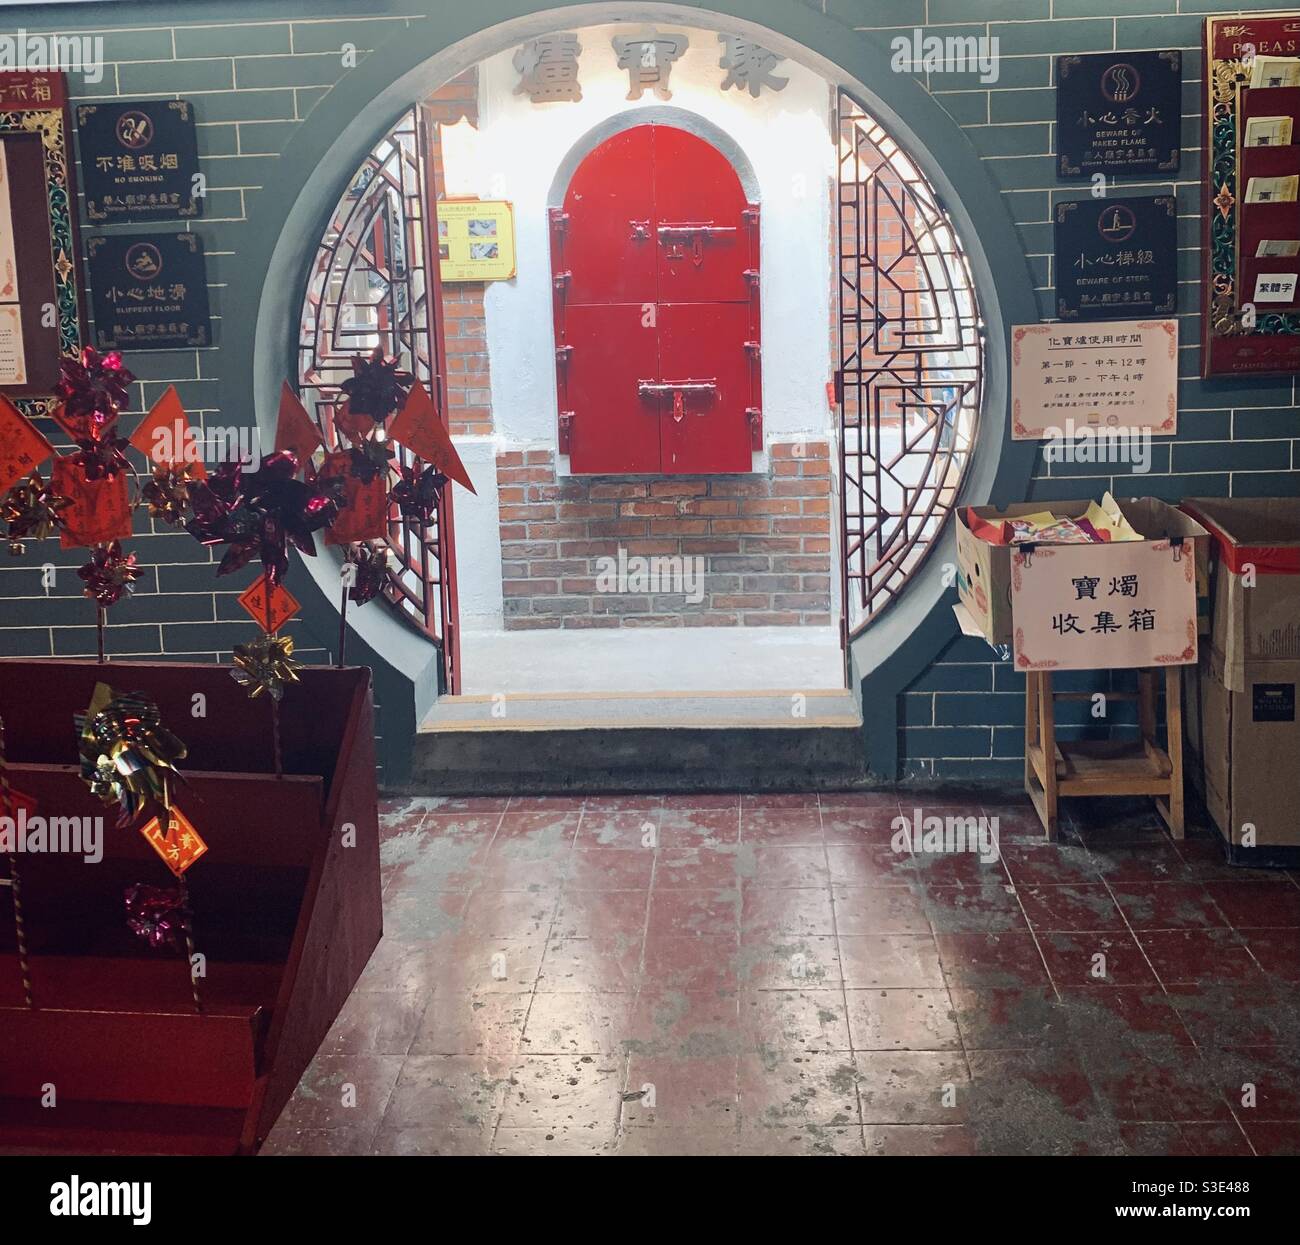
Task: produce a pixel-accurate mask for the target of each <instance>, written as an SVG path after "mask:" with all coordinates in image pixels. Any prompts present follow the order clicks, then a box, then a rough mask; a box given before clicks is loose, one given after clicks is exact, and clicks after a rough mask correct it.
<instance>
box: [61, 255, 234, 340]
mask: <svg viewBox="0 0 1300 1245" xmlns="http://www.w3.org/2000/svg"><path fill="white" fill-rule="evenodd" d="M86 255H87V256H88V257H89V260H90V285H91V301H92V305H93V306H94V309H95V345H96V346H97V347H98V348H99V349H101V350H109V349H116V350H175V349H178V348H180V347H183V346H210V345H211V344H212V327H211V323H210V321H209V319H208V276H207V268H206V265H205V264H204V261H203V242H202V239H200V238H199V236H198V235H197V234H193V233H150V234H117V235H115V236H113V237H107V238H91V239H90V241H89V242H88V243H87V244H86Z"/></svg>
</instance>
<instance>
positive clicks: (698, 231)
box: [659, 221, 736, 268]
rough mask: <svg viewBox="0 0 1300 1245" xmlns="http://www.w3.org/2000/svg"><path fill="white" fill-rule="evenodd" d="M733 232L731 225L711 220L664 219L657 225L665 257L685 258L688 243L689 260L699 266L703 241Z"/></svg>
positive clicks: (702, 256)
mask: <svg viewBox="0 0 1300 1245" xmlns="http://www.w3.org/2000/svg"><path fill="white" fill-rule="evenodd" d="M735 232H736V230H735V226H733V225H715V224H714V223H713V222H712V221H699V222H696V221H666V222H665V223H664V224H662V225H660V226H659V241H660V242H662V243H663V245H664V257H665V258H666V259H685V258H686V248H687V246H688V245H689V246H690V249H691V260H692V262H693V263H694V264H695V266H696V267H697V268H699V267H700V266H701V265H702V264H703V263H704V243H705V242H706V241H708V240H710V239H712V238H717V237H721V236H723V235H724V234H734V233H735Z"/></svg>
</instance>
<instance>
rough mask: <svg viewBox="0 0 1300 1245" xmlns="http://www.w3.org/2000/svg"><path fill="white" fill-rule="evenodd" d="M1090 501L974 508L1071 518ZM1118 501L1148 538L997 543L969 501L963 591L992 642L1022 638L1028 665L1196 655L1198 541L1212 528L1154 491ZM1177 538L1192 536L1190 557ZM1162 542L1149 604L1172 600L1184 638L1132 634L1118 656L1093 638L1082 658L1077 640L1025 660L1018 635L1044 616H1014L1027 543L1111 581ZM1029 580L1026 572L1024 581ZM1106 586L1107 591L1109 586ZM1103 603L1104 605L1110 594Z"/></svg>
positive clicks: (962, 541)
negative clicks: (975, 522) (980, 530)
mask: <svg viewBox="0 0 1300 1245" xmlns="http://www.w3.org/2000/svg"><path fill="white" fill-rule="evenodd" d="M1089 504H1090V503H1089V502H1088V501H1086V500H1083V501H1058V502H1052V503H1050V504H1048V503H1043V502H1023V503H1018V504H1016V505H1012V506H1007V507H1006V508H1005V509H999V508H998V507H996V506H974V507H971V508H970V509H972V510H973V511H974V513H975V514H976V516H978V517H979V518H982V519H990V520H993V521H997V520H1000V519H1007V518H1014V517H1016V516H1019V515H1024V514H1032V513H1034V512H1036V511H1041V510H1044V509H1050V510H1051V511H1052V512H1053V513H1054V514H1057V515H1062V516H1065V517H1067V518H1073V519H1078V518H1082V517H1083V515H1084V514H1085V513H1086V512H1087V509H1088V506H1089ZM1118 504H1119V508H1120V510H1121V511H1122V513H1123V515H1124V517H1125V518H1126V519H1127V520H1128V521H1129V523H1130V524H1132V526H1133V528H1134V529H1135V530H1136V531H1138V532H1139V533H1141V535H1142V536H1143V537H1144V539H1143V540H1142V541H1127V542H1121V543H1117V544H1096V545H1036V546H1024V545H1020V546H1017V545H993V544H989V543H988V542H987V541H983V540H981V539H980V538H979V537H977V536H976V535H975V534H974V533H973V532H972V531H971V530H970V527H969V525H968V522H967V510H966V509H965V508H963V509H961V510H959V511H958V514H957V592H958V596H959V597H960V599H961V603H962V605H963V606H965V608H966V611H967V613H968V614H969V616H970V619H971V621H972V622H973V624H974V626H975V628H976V629H977V631H978V633H979V634H981V635H982V636H983V637H984V638H985V639H986V640H987V641H988V642H989V643H990V644H1012V643H1013V642H1014V643H1016V647H1017V664H1018V665H1020V666H1021V667H1022V668H1025V669H1031V668H1040V667H1041V668H1047V667H1049V666H1050V667H1051V668H1060V669H1091V668H1097V667H1098V666H1103V667H1109V666H1115V667H1125V666H1127V667H1133V666H1145V665H1165V664H1183V663H1190V662H1194V661H1195V660H1196V651H1197V649H1196V636H1195V631H1196V626H1195V613H1196V585H1195V580H1194V575H1193V574H1192V572H1193V570H1194V567H1195V559H1196V550H1197V545H1198V544H1199V543H1203V542H1205V541H1206V540H1207V539H1208V534H1207V533H1206V531H1205V529H1204V528H1203V527H1202V526H1201V525H1200V524H1199V523H1198V522H1196V520H1195V519H1193V518H1191V516H1189V515H1186V514H1183V513H1182V512H1181V511H1179V510H1177V509H1175V508H1174V507H1173V506H1169V505H1167V504H1166V503H1164V502H1162V501H1158V500H1156V499H1155V498H1149V497H1148V498H1140V499H1136V500H1127V501H1120V502H1119V503H1118ZM1171 541H1173V542H1174V543H1175V544H1178V543H1179V542H1183V543H1186V542H1190V544H1189V547H1188V548H1187V556H1186V557H1185V558H1184V557H1183V556H1182V554H1181V553H1179V552H1178V551H1176V550H1175V551H1172V552H1171V551H1170V549H1169V545H1168V542H1171ZM1162 545H1164V547H1165V552H1166V553H1168V556H1167V557H1164V558H1160V559H1155V558H1152V559H1151V562H1152V565H1153V567H1154V568H1155V569H1156V570H1158V571H1159V573H1160V578H1159V580H1158V582H1153V583H1150V584H1147V585H1146V586H1145V587H1144V591H1145V592H1146V593H1147V596H1146V603H1147V604H1151V603H1152V602H1155V603H1157V604H1159V605H1161V606H1162V607H1168V609H1169V610H1170V611H1171V613H1172V614H1173V615H1174V616H1176V617H1177V618H1178V619H1179V620H1180V621H1179V622H1178V626H1177V631H1178V636H1177V637H1176V639H1177V643H1174V642H1173V638H1171V637H1170V636H1168V635H1164V636H1160V637H1157V636H1155V635H1154V633H1153V634H1152V636H1151V637H1150V641H1151V642H1150V644H1148V645H1146V646H1145V647H1144V646H1142V645H1140V644H1136V645H1135V644H1133V643H1131V642H1128V643H1126V644H1125V646H1124V651H1123V653H1122V654H1119V655H1117V656H1116V657H1115V658H1114V659H1101V658H1099V657H1097V655H1096V651H1095V649H1096V646H1089V652H1088V654H1087V655H1081V656H1080V657H1079V660H1077V661H1075V660H1073V659H1072V657H1071V654H1070V651H1069V648H1070V646H1069V645H1068V644H1065V645H1051V646H1050V647H1051V649H1052V653H1051V655H1050V656H1047V655H1043V656H1042V657H1041V660H1038V661H1035V660H1034V659H1033V658H1030V657H1025V659H1024V660H1023V661H1022V660H1021V657H1022V655H1023V654H1022V652H1021V650H1022V647H1023V646H1022V645H1021V644H1020V642H1019V641H1020V640H1023V639H1024V638H1025V633H1026V632H1027V631H1030V632H1032V631H1033V630H1034V627H1035V625H1036V624H1037V623H1038V621H1040V620H1038V619H1037V618H1035V619H1033V620H1029V619H1023V620H1021V621H1022V624H1024V625H1022V626H1020V627H1019V628H1018V627H1017V625H1016V619H1015V617H1014V608H1013V602H1012V598H1013V588H1014V586H1015V576H1016V573H1017V564H1019V566H1020V568H1021V569H1022V570H1023V567H1024V554H1025V552H1026V549H1031V550H1032V553H1033V554H1037V553H1039V552H1041V553H1043V554H1044V555H1045V556H1044V559H1043V560H1042V564H1043V565H1048V564H1049V560H1051V559H1055V561H1056V562H1057V563H1059V565H1061V566H1064V565H1065V564H1066V563H1067V562H1068V563H1069V564H1070V568H1071V569H1070V574H1071V575H1080V574H1084V573H1086V574H1087V575H1088V576H1095V577H1096V578H1097V579H1098V580H1099V581H1100V582H1101V583H1102V584H1104V585H1108V584H1109V583H1110V580H1111V578H1113V576H1112V573H1111V572H1112V571H1117V570H1119V569H1120V568H1121V564H1125V565H1127V563H1129V562H1131V561H1132V560H1133V559H1134V558H1135V557H1140V556H1146V555H1152V554H1154V553H1156V552H1158V551H1159V548H1160V546H1162ZM1156 561H1159V563H1160V566H1159V567H1155V562H1156ZM1023 586H1024V585H1023V577H1022V584H1021V587H1022V588H1023ZM1102 591H1103V592H1104V591H1105V589H1103V590H1102ZM1097 604H1098V599H1094V600H1092V601H1088V602H1085V605H1088V606H1091V605H1097ZM1120 604H1121V605H1127V604H1130V602H1128V601H1121V603H1120ZM1102 605H1103V606H1104V602H1102ZM1115 612H1116V614H1117V617H1120V616H1121V615H1120V614H1119V612H1118V611H1115ZM1093 618H1095V613H1094V614H1093ZM1188 619H1190V621H1191V627H1190V631H1191V634H1190V635H1187V634H1184V632H1185V631H1186V630H1187V628H1186V620H1188ZM1063 638H1064V637H1063ZM1125 638H1126V641H1132V640H1133V638H1134V637H1132V636H1126V637H1125ZM1038 647H1039V648H1044V649H1045V648H1046V647H1048V646H1045V645H1043V644H1041V643H1040V644H1039V645H1038ZM1082 647H1083V646H1081V648H1082ZM1148 650H1149V651H1148Z"/></svg>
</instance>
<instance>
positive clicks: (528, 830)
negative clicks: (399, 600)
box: [266, 791, 1300, 1156]
mask: <svg viewBox="0 0 1300 1245" xmlns="http://www.w3.org/2000/svg"><path fill="white" fill-rule="evenodd" d="M900 798H901V810H900ZM917 807H921V808H922V809H923V811H924V813H925V814H926V815H930V814H939V815H945V816H947V815H954V816H972V815H983V816H987V817H994V816H996V817H998V819H999V831H998V834H999V845H1000V849H1001V853H1000V857H999V858H998V859H997V860H994V861H992V862H989V863H984V862H981V861H980V860H979V859H978V857H977V856H976V855H975V854H973V853H947V854H943V853H934V852H924V851H922V852H919V853H918V854H916V855H913V854H912V852H911V851H910V850H903V851H897V850H895V844H894V843H893V841H892V840H893V837H894V828H893V825H892V822H893V820H894V819H895V818H896V817H897V816H899V815H900V811H901V812H902V813H903V814H905V815H906V816H907V817H908V818H911V817H913V816H914V810H915V809H916V808H917ZM382 819H383V820H382V834H381V837H382V862H383V877H384V884H385V892H384V904H385V925H386V934H385V938H384V941H383V942H382V943H381V944H380V946H379V948H378V949H377V951H376V952H375V954H374V956H373V957H372V961H371V963H370V965H369V966H367V969H366V971H365V973H364V974H363V976H362V979H361V981H360V983H359V985H358V988H357V990H356V992H355V993H354V994H353V996H352V998H351V999H350V1000H349V1002H348V1004H347V1006H346V1007H345V1009H344V1011H343V1013H342V1014H341V1015H340V1017H339V1018H338V1021H337V1023H336V1024H335V1026H334V1028H333V1029H332V1030H331V1032H330V1034H329V1036H328V1037H327V1038H326V1040H325V1042H324V1043H323V1044H322V1046H321V1049H320V1051H319V1053H318V1055H317V1057H316V1059H315V1061H314V1062H313V1064H312V1066H311V1068H310V1069H309V1070H308V1072H307V1074H306V1076H305V1077H304V1079H303V1083H302V1085H301V1086H300V1088H299V1091H298V1093H297V1094H296V1095H295V1097H294V1099H293V1101H292V1102H291V1104H290V1106H289V1108H288V1109H287V1110H286V1112H285V1114H284V1116H283V1118H282V1120H281V1121H280V1123H279V1125H278V1126H277V1127H276V1129H275V1131H274V1133H273V1134H272V1137H271V1139H270V1140H269V1142H268V1144H267V1147H266V1152H267V1153H268V1154H275V1153H279V1154H359V1153H367V1152H369V1153H380V1154H424V1155H441V1154H447V1155H451V1154H457V1155H463V1154H489V1153H495V1154H516V1155H544V1154H565V1155H626V1156H635V1155H649V1154H709V1155H712V1154H773V1155H777V1154H789V1155H813V1154H827V1155H829V1154H837V1155H859V1156H864V1155H868V1154H1010V1153H1042V1154H1134V1155H1147V1154H1175V1155H1215V1154H1238V1153H1251V1152H1252V1151H1253V1152H1257V1153H1289V1154H1294V1153H1297V1152H1298V1151H1300V1132H1297V1129H1300V1052H1298V1049H1297V1043H1296V1033H1297V1024H1296V1017H1297V1015H1300V886H1297V884H1296V880H1295V878H1294V876H1292V875H1288V874H1284V873H1269V872H1265V871H1262V870H1254V869H1251V870H1240V869H1234V868H1232V867H1230V866H1227V865H1226V864H1224V862H1223V859H1222V856H1221V854H1220V853H1219V852H1218V849H1217V847H1216V846H1215V845H1214V844H1213V843H1212V842H1211V841H1209V840H1208V839H1207V838H1205V837H1204V836H1203V835H1200V836H1194V837H1192V838H1189V839H1187V840H1185V841H1183V842H1179V843H1175V842H1174V841H1173V840H1171V839H1170V838H1169V837H1168V835H1167V834H1166V833H1165V832H1164V830H1163V829H1162V827H1161V825H1160V824H1159V822H1158V820H1157V819H1154V818H1153V816H1152V815H1151V813H1150V809H1149V806H1144V805H1143V803H1142V802H1141V801H1130V802H1119V803H1118V805H1116V806H1115V807H1114V808H1113V810H1110V811H1108V808H1107V802H1105V801H1097V802H1095V803H1094V804H1093V805H1086V804H1082V803H1077V802H1076V803H1072V804H1071V813H1070V815H1069V816H1067V817H1066V818H1065V819H1064V823H1063V825H1062V830H1061V835H1060V839H1059V841H1058V842H1056V843H1048V842H1047V841H1046V840H1045V839H1044V837H1043V835H1042V832H1041V827H1040V826H1039V825H1038V823H1037V820H1036V817H1035V815H1034V814H1033V812H1032V810H1030V809H1029V808H1028V806H1027V805H1026V804H1025V802H1024V800H1023V798H1021V797H1014V796H1009V798H1008V801H1007V803H1006V804H999V803H997V802H995V801H990V798H989V797H988V796H987V795H984V796H981V797H979V798H978V799H972V800H971V801H970V802H969V803H966V804H963V802H962V801H961V800H960V799H959V798H957V797H953V796H949V797H946V798H945V800H943V801H942V802H941V801H938V800H935V801H928V800H926V799H925V798H924V797H918V796H917V795H916V794H915V793H903V794H902V795H901V797H900V795H899V793H897V792H893V791H879V792H875V791H873V792H855V793H842V794H827V795H822V796H818V795H816V794H811V793H803V794H794V795H782V796H767V795H748V794H725V793H724V794H710V795H699V796H695V795H668V796H663V797H660V796H655V795H650V796H640V795H638V796H622V795H610V796H601V797H587V798H583V797H564V796H558V797H528V798H516V799H508V800H507V799H497V798H467V799H463V800H458V799H440V798H432V797H430V798H414V799H412V798H403V799H394V800H391V801H385V802H384V809H383V813H382ZM1098 957H1101V958H1098ZM1103 965H1104V975H1100V976H1099V975H1097V974H1098V970H1099V969H1100V968H1101V967H1102V966H1103ZM1248 1091H1249V1092H1253V1094H1254V1105H1253V1106H1250V1107H1247V1106H1246V1105H1244V1101H1243V1097H1242V1095H1243V1093H1246V1092H1248Z"/></svg>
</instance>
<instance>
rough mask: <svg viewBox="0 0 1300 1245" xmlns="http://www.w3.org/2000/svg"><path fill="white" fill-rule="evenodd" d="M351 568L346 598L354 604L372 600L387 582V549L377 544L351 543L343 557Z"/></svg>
mask: <svg viewBox="0 0 1300 1245" xmlns="http://www.w3.org/2000/svg"><path fill="white" fill-rule="evenodd" d="M344 564H345V565H346V566H350V567H351V568H352V574H351V582H350V584H349V586H348V600H349V601H351V602H352V603H353V604H354V605H365V604H366V603H367V602H368V601H373V600H374V599H375V598H376V597H377V596H378V595H379V594H380V593H381V592H382V591H383V590H384V584H386V583H387V582H388V550H387V549H383V548H380V547H379V546H378V545H369V544H364V545H353V546H352V547H351V548H350V549H349V550H348V553H347V556H346V558H344Z"/></svg>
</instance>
